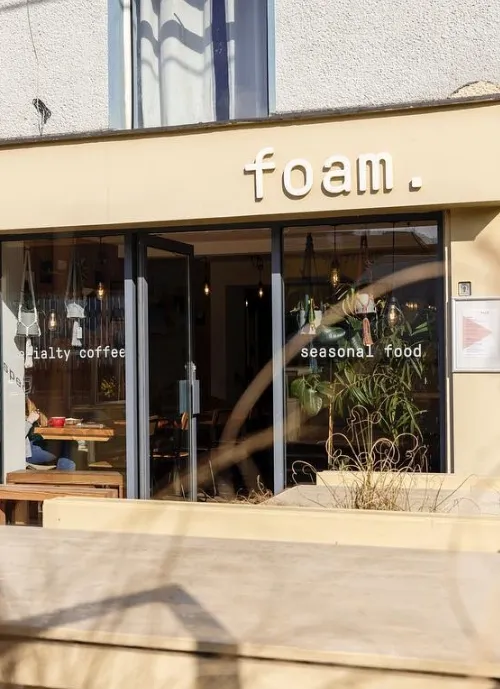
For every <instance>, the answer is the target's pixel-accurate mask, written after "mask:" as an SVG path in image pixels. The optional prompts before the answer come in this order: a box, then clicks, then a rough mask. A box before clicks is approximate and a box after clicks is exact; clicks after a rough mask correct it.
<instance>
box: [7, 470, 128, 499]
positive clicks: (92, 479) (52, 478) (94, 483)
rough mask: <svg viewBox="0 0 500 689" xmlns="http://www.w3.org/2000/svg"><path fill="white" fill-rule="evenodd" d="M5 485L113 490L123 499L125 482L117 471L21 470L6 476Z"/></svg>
mask: <svg viewBox="0 0 500 689" xmlns="http://www.w3.org/2000/svg"><path fill="white" fill-rule="evenodd" d="M6 483H8V484H17V485H27V484H37V485H42V484H43V485H44V486H91V487H93V488H114V489H116V490H117V491H118V497H119V498H123V497H125V481H124V478H123V474H121V473H120V472H119V471H58V470H57V469H51V470H50V471H37V470H36V469H34V470H29V469H22V470H20V471H11V472H9V473H8V474H7V478H6Z"/></svg>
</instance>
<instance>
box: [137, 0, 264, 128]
mask: <svg viewBox="0 0 500 689" xmlns="http://www.w3.org/2000/svg"><path fill="white" fill-rule="evenodd" d="M136 49H137V53H136V54H137V70H136V72H137V73H136V83H137V99H136V101H137V102H136V113H137V116H136V124H137V126H139V127H158V126H166V125H181V124H194V123H198V122H212V121H215V120H224V119H242V118H249V117H263V116H265V115H267V30H266V0H137V16H136Z"/></svg>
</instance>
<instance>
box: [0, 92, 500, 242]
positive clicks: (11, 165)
mask: <svg viewBox="0 0 500 689" xmlns="http://www.w3.org/2000/svg"><path fill="white" fill-rule="evenodd" d="M499 119H500V102H497V101H492V102H488V103H482V104H477V103H475V104H472V105H471V104H468V105H464V104H456V103H451V102H450V104H449V105H447V106H444V107H440V108H428V109H426V110H406V111H401V112H385V113H381V112H378V113H364V114H362V115H357V116H355V115H344V116H336V117H331V116H330V117H326V116H325V117H323V118H322V119H318V120H317V121H305V122H300V121H298V120H290V121H284V122H280V121H273V120H270V121H266V122H263V123H259V124H240V125H229V126H227V127H216V128H200V129H195V130H184V131H181V132H179V131H176V132H175V131H174V132H161V133H149V134H141V133H139V134H137V133H136V134H126V135H120V136H117V137H116V138H111V139H105V138H101V139H90V140H82V141H67V142H58V143H42V144H40V142H37V143H32V144H19V145H14V146H4V147H0V190H1V192H0V200H1V203H0V231H4V232H13V231H18V230H24V229H30V228H73V227H95V226H97V227H102V226H110V225H113V226H124V225H126V226H133V225H137V224H140V225H141V226H148V225H169V224H186V223H199V222H202V223H206V222H209V221H212V222H213V221H215V222H218V221H222V220H226V221H230V220H231V219H233V220H234V219H236V218H237V219H250V220H251V219H252V218H260V219H262V218H291V217H294V216H295V217H296V216H302V215H303V214H314V215H316V216H318V215H330V216H331V215H346V214H350V213H351V214H352V213H359V212H372V213H373V212H376V211H381V210H383V211H388V210H401V209H410V208H413V209H414V210H424V209H430V208H447V207H452V206H456V205H470V204H479V203H481V204H495V203H500V185H499V184H498V160H500V138H499V137H498V136H497V131H498V121H499ZM469 132H474V136H470V135H468V133H469ZM266 147H271V148H272V149H273V151H274V157H273V161H274V163H275V166H276V169H275V170H274V171H272V172H271V171H269V172H266V173H264V185H263V186H264V198H263V199H262V200H260V201H257V200H256V199H255V195H254V175H253V174H245V172H244V168H245V166H246V165H247V164H248V163H252V161H254V160H255V157H256V155H257V154H258V152H259V151H261V150H262V149H265V148H266ZM370 153H371V154H380V153H387V154H390V156H391V157H392V162H393V170H394V183H393V188H392V189H390V190H388V191H383V190H380V191H378V192H370V191H366V192H362V191H361V192H360V191H359V190H358V188H357V171H356V161H357V159H358V158H359V156H361V155H363V154H370ZM333 155H342V156H345V157H346V158H347V160H348V162H349V163H350V165H351V167H352V178H353V179H352V182H353V183H352V190H351V191H350V192H349V193H343V194H336V195H331V194H330V195H329V194H327V193H324V191H323V190H322V186H321V181H322V178H323V175H324V171H323V166H324V164H325V161H326V160H327V159H328V158H329V157H330V156H333ZM297 158H299V159H303V160H304V159H305V160H306V161H307V162H308V163H310V165H311V170H312V174H313V185H312V188H311V190H310V191H309V192H308V193H307V194H305V195H303V196H302V197H300V198H294V197H290V196H288V195H287V194H286V193H285V192H284V190H283V170H284V168H285V166H286V164H287V162H289V161H291V160H294V159H297ZM415 178H419V179H420V180H421V188H419V189H418V190H412V189H411V188H410V180H412V179H415ZM292 179H293V184H294V185H295V186H299V185H301V184H302V183H303V175H302V174H301V173H300V172H298V171H296V172H295V173H293V175H292Z"/></svg>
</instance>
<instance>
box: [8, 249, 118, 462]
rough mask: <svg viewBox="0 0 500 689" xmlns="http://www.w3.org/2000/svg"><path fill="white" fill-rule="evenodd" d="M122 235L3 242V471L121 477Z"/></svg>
mask: <svg viewBox="0 0 500 689" xmlns="http://www.w3.org/2000/svg"><path fill="white" fill-rule="evenodd" d="M124 328H125V304H124V272H123V237H119V236H113V237H102V238H99V237H92V238H78V239H29V240H21V241H13V242H4V243H3V244H2V352H3V377H2V398H3V400H2V401H3V404H2V415H3V419H2V421H3V448H2V454H3V469H4V473H7V472H9V471H16V470H21V469H24V468H26V467H27V466H28V467H29V468H31V469H33V470H39V471H41V470H43V469H44V468H45V469H47V468H49V469H50V468H51V467H52V468H54V467H58V468H59V469H61V470H67V471H72V470H89V471H98V470H99V469H116V470H118V471H122V472H125V463H126V462H125V436H126V426H125V330H124Z"/></svg>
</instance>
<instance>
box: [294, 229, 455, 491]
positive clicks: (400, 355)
mask: <svg viewBox="0 0 500 689" xmlns="http://www.w3.org/2000/svg"><path fill="white" fill-rule="evenodd" d="M284 247H285V255H284V277H285V309H286V313H285V323H286V338H287V340H290V339H291V338H293V337H294V336H295V335H297V334H299V337H300V338H301V339H302V340H303V341H302V343H301V345H302V346H301V349H300V351H299V353H298V354H297V356H295V357H294V359H293V360H292V361H290V362H289V363H288V365H287V367H286V391H287V400H286V408H287V417H288V425H287V445H286V448H287V449H286V453H287V469H288V480H289V482H290V481H295V482H297V481H298V482H300V481H301V480H304V479H307V480H310V479H309V478H307V476H306V474H307V473H308V471H310V469H311V466H312V467H313V468H314V469H317V470H321V469H326V468H334V469H340V468H342V467H344V468H345V467H348V468H362V467H364V466H367V465H369V466H371V468H373V469H377V468H378V469H382V468H386V469H387V468H391V469H398V468H401V467H402V466H408V465H410V466H412V467H414V468H416V469H421V470H430V471H439V470H440V469H441V462H440V457H441V442H442V440H441V437H440V394H439V390H440V387H439V380H440V371H439V366H438V361H439V345H440V342H439V339H440V333H439V328H438V323H439V318H437V316H439V317H440V318H441V319H442V317H443V314H442V312H441V303H442V301H441V290H442V281H441V280H438V279H422V280H421V281H420V282H417V283H413V284H408V285H406V286H404V287H400V288H398V289H395V288H394V286H393V280H392V276H393V275H394V274H395V272H397V271H400V270H401V269H403V268H408V267H412V266H424V265H425V264H426V263H428V262H430V261H436V260H437V259H438V230H437V226H436V224H434V223H396V224H394V225H392V224H391V225H388V224H382V225H366V226H356V225H345V226H339V227H333V226H322V227H311V228H292V229H287V230H285V237H284ZM379 280H381V281H382V282H383V283H385V285H384V294H382V295H380V296H374V295H373V294H372V291H371V290H370V285H371V284H372V283H373V282H375V281H379ZM336 304H337V305H339V304H343V305H344V306H343V307H340V308H339V309H338V312H339V316H338V322H336V323H328V322H327V321H326V314H327V313H328V311H329V309H330V308H331V307H334V306H335V305H336ZM309 465H311V466H309Z"/></svg>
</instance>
